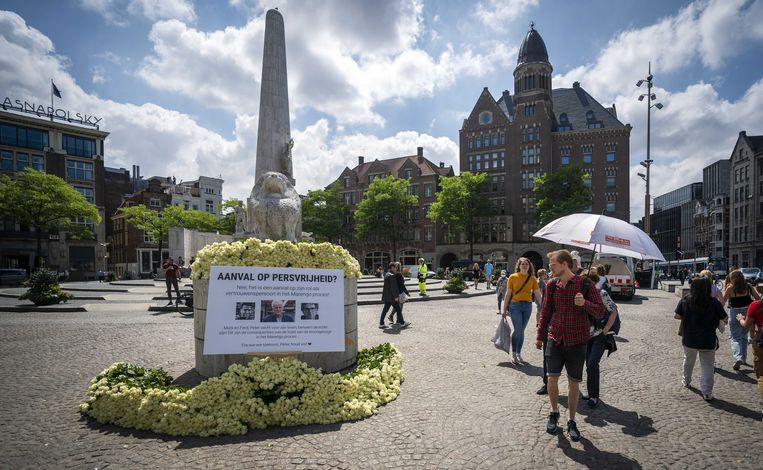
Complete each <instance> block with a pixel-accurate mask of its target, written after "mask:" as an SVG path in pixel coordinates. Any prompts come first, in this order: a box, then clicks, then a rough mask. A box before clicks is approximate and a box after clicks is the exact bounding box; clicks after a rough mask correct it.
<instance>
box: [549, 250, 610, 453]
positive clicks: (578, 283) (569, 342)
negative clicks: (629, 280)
mask: <svg viewBox="0 0 763 470" xmlns="http://www.w3.org/2000/svg"><path fill="white" fill-rule="evenodd" d="M548 260H549V262H548V266H549V268H550V269H551V272H552V273H553V275H554V278H553V279H551V280H550V281H548V284H547V285H546V295H544V296H543V306H542V307H541V310H540V313H539V315H538V334H537V336H536V338H535V339H536V341H535V347H537V348H538V349H541V348H542V347H543V337H544V336H545V335H548V341H547V345H546V350H545V351H544V354H545V356H546V363H547V369H548V398H549V401H550V402H551V413H550V414H549V417H548V424H547V425H546V431H548V432H549V433H550V434H554V433H556V430H557V423H558V421H559V376H560V375H561V374H562V368H566V369H567V382H568V384H569V393H568V395H567V398H568V403H569V412H570V420H569V421H567V432H568V433H569V435H570V438H571V439H572V440H573V441H578V440H580V431H578V428H577V424H575V412H576V411H577V407H578V398H579V397H580V382H581V381H582V380H583V367H584V366H585V358H586V343H588V340H589V339H590V332H589V331H590V322H589V320H588V316H589V315H590V316H592V317H594V318H601V317H602V316H604V312H605V309H604V304H603V303H602V301H601V296H600V295H599V291H598V290H596V286H595V285H594V284H593V283H592V282H591V281H590V280H588V279H585V280H584V278H582V277H580V276H578V275H577V274H575V273H573V272H572V256H571V255H570V252H569V251H567V250H558V251H553V252H551V253H549V254H548ZM584 282H586V283H588V285H587V286H586V288H584V287H583V283H584ZM552 284H553V285H552ZM584 291H585V294H583V292H584Z"/></svg>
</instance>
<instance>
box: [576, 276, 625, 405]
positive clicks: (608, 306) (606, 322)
mask: <svg viewBox="0 0 763 470" xmlns="http://www.w3.org/2000/svg"><path fill="white" fill-rule="evenodd" d="M598 271H599V270H598V269H597V268H592V269H590V270H589V271H588V273H586V274H584V276H585V277H587V278H588V279H589V280H590V281H591V282H592V283H594V288H596V289H597V290H598V291H599V295H601V301H602V303H603V304H604V308H605V311H604V316H603V317H601V319H599V320H597V321H595V322H592V325H591V327H590V332H591V339H590V340H589V341H588V346H587V348H586V360H585V365H586V390H587V391H588V396H587V397H585V396H584V397H583V399H584V400H587V401H588V406H589V408H595V407H596V406H597V405H598V404H599V397H600V390H601V370H600V367H599V364H600V363H601V358H602V357H603V356H604V351H606V350H607V344H608V343H609V342H610V341H614V338H610V337H609V336H610V335H614V334H617V333H619V331H620V329H619V326H620V322H617V323H615V322H616V320H617V304H615V302H614V301H613V300H612V298H611V297H610V296H609V293H608V292H607V290H606V289H604V286H603V285H602V286H601V287H599V274H598Z"/></svg>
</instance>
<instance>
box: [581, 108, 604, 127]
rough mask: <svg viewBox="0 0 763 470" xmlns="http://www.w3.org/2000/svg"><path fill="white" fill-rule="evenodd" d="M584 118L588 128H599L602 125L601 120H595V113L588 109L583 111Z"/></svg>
mask: <svg viewBox="0 0 763 470" xmlns="http://www.w3.org/2000/svg"><path fill="white" fill-rule="evenodd" d="M585 118H586V127H588V128H589V129H599V128H602V127H604V125H603V124H602V122H601V121H597V120H596V115H595V114H594V113H593V111H590V110H589V111H588V112H587V113H585Z"/></svg>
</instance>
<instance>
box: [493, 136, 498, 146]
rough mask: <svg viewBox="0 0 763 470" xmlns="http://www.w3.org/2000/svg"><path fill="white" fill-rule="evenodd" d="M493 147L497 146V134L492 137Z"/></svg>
mask: <svg viewBox="0 0 763 470" xmlns="http://www.w3.org/2000/svg"><path fill="white" fill-rule="evenodd" d="M492 140H493V145H498V134H493V135H492Z"/></svg>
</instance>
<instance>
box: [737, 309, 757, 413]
mask: <svg viewBox="0 0 763 470" xmlns="http://www.w3.org/2000/svg"><path fill="white" fill-rule="evenodd" d="M736 319H737V321H738V322H739V324H740V325H742V327H744V328H749V329H750V337H751V338H752V366H753V368H754V369H755V377H756V378H757V379H758V393H759V394H760V404H761V405H763V302H761V301H760V300H756V301H755V302H753V303H751V304H750V307H749V308H748V309H747V317H745V316H744V315H742V314H741V313H738V314H737V318H736Z"/></svg>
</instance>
